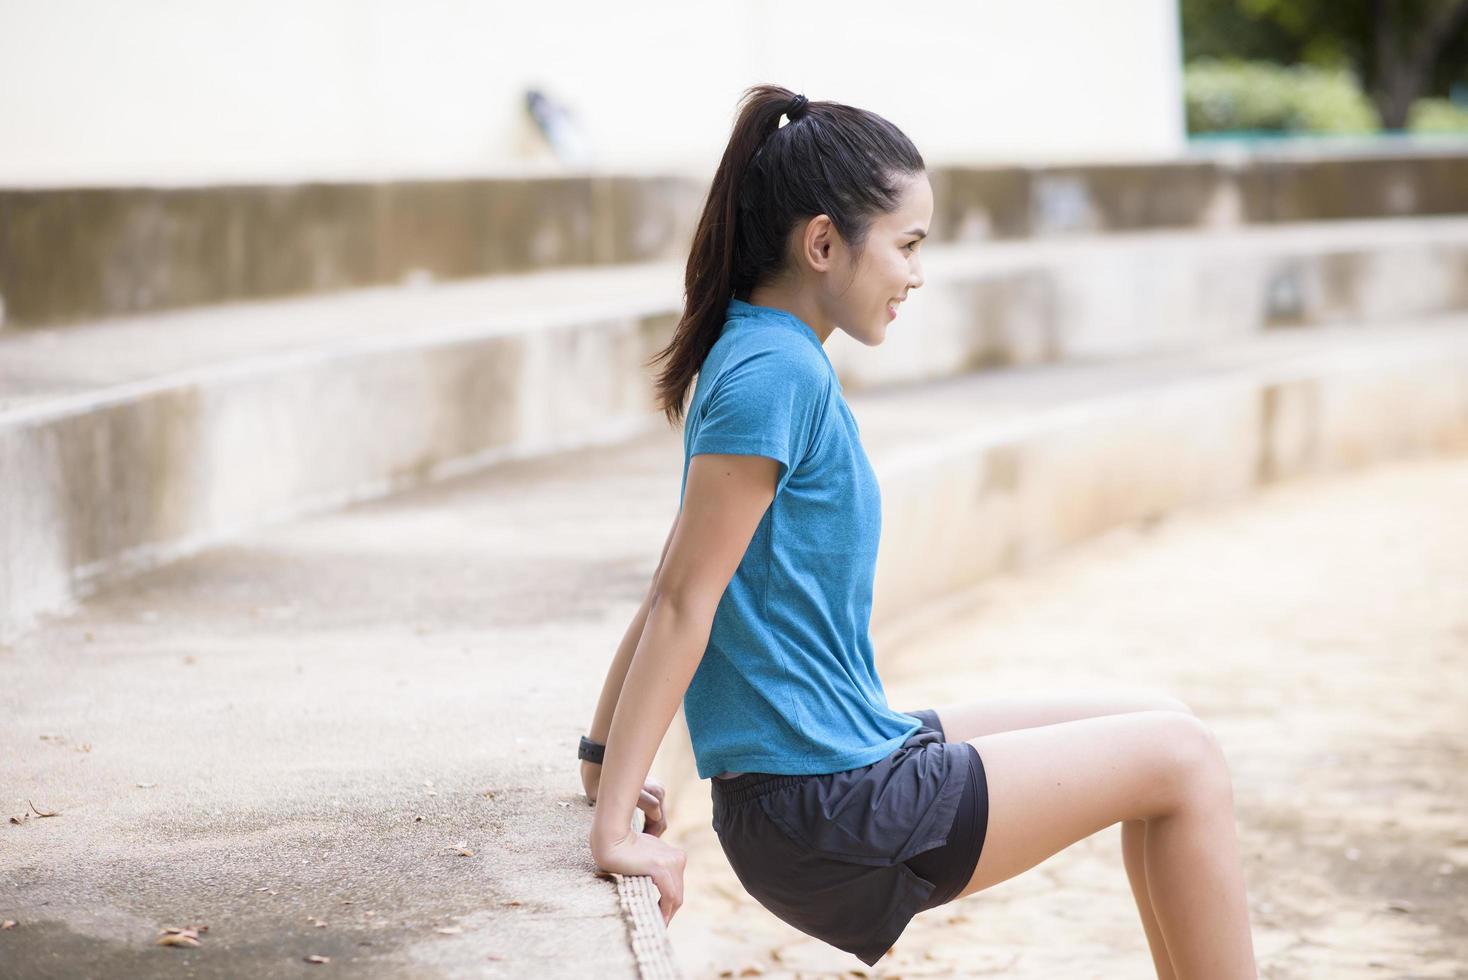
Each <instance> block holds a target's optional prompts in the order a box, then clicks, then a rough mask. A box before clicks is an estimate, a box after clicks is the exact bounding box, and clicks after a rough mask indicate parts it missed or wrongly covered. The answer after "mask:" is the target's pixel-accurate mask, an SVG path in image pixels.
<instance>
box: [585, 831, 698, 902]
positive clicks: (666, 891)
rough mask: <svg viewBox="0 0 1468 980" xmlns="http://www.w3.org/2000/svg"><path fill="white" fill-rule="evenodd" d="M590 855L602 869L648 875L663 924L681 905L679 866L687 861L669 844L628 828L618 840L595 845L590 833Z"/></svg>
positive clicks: (682, 866) (595, 842)
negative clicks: (656, 898)
mask: <svg viewBox="0 0 1468 980" xmlns="http://www.w3.org/2000/svg"><path fill="white" fill-rule="evenodd" d="M591 855H592V859H593V860H595V861H596V864H597V867H599V868H601V869H602V870H603V871H613V872H616V873H617V874H622V875H647V876H648V877H650V878H652V880H653V884H655V885H657V888H658V894H659V895H660V896H661V897H660V898H659V899H658V908H659V909H661V910H662V913H663V925H667V924H668V923H669V922H671V921H673V914H674V913H675V912H677V911H678V909H680V908H682V906H683V868H684V867H685V866H686V865H687V863H688V855H686V854H684V853H683V851H682V850H680V849H678V848H676V847H674V846H673V845H672V844H668V843H665V842H664V841H662V840H660V839H659V838H657V837H654V836H653V835H651V834H644V833H639V832H638V831H635V830H631V829H629V830H628V831H627V836H625V837H623V838H622V839H621V840H617V841H612V842H610V843H608V844H605V845H600V846H599V845H598V842H597V840H596V835H595V833H594V832H593V834H592V840H591Z"/></svg>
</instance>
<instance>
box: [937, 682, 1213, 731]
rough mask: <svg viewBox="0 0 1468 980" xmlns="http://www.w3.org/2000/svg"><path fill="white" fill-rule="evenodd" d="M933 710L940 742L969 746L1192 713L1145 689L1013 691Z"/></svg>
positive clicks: (1175, 699) (1182, 704)
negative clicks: (1069, 725) (1038, 731)
mask: <svg viewBox="0 0 1468 980" xmlns="http://www.w3.org/2000/svg"><path fill="white" fill-rule="evenodd" d="M933 710H934V711H936V712H937V713H938V722H939V724H941V725H942V726H943V738H944V741H948V742H968V741H971V740H973V739H975V738H978V737H979V736H980V735H992V734H993V733H995V732H1011V731H1014V730H1015V729H1017V728H1034V727H1037V726H1039V725H1054V724H1056V723H1058V722H1062V721H1076V720H1078V719H1081V718H1096V717H1099V716H1101V715H1120V714H1126V713H1128V712H1133V711H1181V712H1185V713H1188V714H1191V713H1192V709H1191V708H1189V707H1188V706H1187V705H1186V704H1184V703H1183V702H1182V701H1179V700H1178V699H1177V698H1175V697H1172V696H1171V695H1169V694H1165V693H1163V692H1162V691H1157V690H1153V689H1151V688H1145V687H1134V688H1120V689H1110V690H1100V691H1094V690H1090V691H1034V692H1018V693H1011V694H1004V695H994V696H992V697H987V698H978V699H976V700H972V701H962V702H959V703H957V704H950V705H948V706H947V707H935V708H934V709H933Z"/></svg>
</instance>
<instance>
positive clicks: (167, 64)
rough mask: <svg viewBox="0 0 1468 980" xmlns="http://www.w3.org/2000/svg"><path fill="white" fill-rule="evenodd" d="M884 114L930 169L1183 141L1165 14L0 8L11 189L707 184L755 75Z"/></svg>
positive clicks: (659, 7) (1165, 7) (198, 4)
mask: <svg viewBox="0 0 1468 980" xmlns="http://www.w3.org/2000/svg"><path fill="white" fill-rule="evenodd" d="M762 81H772V82H776V83H778V84H782V85H786V86H788V87H790V88H794V89H796V90H797V91H804V92H805V94H806V95H807V96H808V97H810V98H812V99H833V100H837V101H842V102H849V103H852V104H854V105H859V106H862V107H864V108H869V109H872V110H875V111H877V112H879V113H881V114H883V115H884V116H886V117H887V118H889V119H891V120H892V121H893V122H894V123H896V124H897V125H898V126H900V127H902V128H903V130H904V131H906V132H907V133H908V135H909V136H911V137H912V139H913V140H914V142H915V143H916V144H917V145H918V148H919V149H920V150H921V151H922V152H923V155H924V156H925V157H926V158H927V160H928V162H929V163H930V164H941V163H949V162H957V161H964V160H1002V161H1019V160H1032V159H1057V158H1061V159H1063V158H1071V157H1080V158H1150V157H1157V156H1168V155H1172V154H1175V153H1177V152H1179V151H1180V150H1181V149H1182V147H1183V119H1182V104H1181V84H1182V83H1181V64H1180V52H1179V41H1178V36H1177V13H1176V3H1175V0H1107V2H1106V3H1097V2H1095V0H933V2H928V3H914V4H907V5H894V4H892V3H890V2H884V3H869V2H846V3H842V4H830V3H817V2H810V0H780V2H778V3H776V2H774V0H744V2H724V3H717V2H703V0H680V2H672V0H649V2H638V3H622V4H608V3H604V2H595V3H593V2H587V3H578V2H570V0H542V2H537V3H529V4H508V3H495V2H482V0H249V2H245V3H241V2H239V0H230V2H225V0H132V2H126V3H113V2H108V0H0V185H3V186H12V187H14V186H79V185H93V184H98V185H115V184H155V185H180V184H195V183H217V182H228V181H248V182H262V181H263V182H276V181H280V182H294V181H299V180H303V179H323V180H331V179H390V178H404V177H439V176H464V175H480V174H497V173H514V172H525V171H537V170H544V169H548V168H549V169H552V170H554V171H559V170H560V169H562V168H560V167H559V166H557V165H556V163H555V161H554V159H553V158H552V157H550V155H549V153H548V150H547V149H546V148H545V146H544V145H543V144H542V143H541V141H540V140H539V137H538V135H537V134H536V133H535V131H534V129H533V126H532V124H531V122H530V119H529V116H528V114H527V113H526V112H525V110H524V109H523V104H524V103H523V92H524V90H525V88H526V87H528V86H536V87H540V88H542V89H544V90H546V91H547V92H548V93H549V94H550V95H552V96H553V97H555V98H557V99H558V100H560V101H563V102H565V103H566V104H568V105H569V106H570V107H571V108H572V110H573V111H574V112H575V113H576V114H577V116H578V118H579V120H580V121H581V123H582V124H583V125H584V128H585V131H586V134H587V137H588V141H589V143H590V145H591V146H592V147H593V148H594V150H595V153H596V156H595V163H594V164H593V166H592V168H591V169H595V170H617V171H628V170H631V171H644V170H659V171H662V170H679V169H683V170H690V171H693V172H695V173H700V174H702V175H704V176H707V174H708V173H709V172H711V170H712V167H713V166H714V164H715V163H716V162H717V159H718V154H719V153H720V152H721V151H722V149H723V146H724V143H725V140H726V139H727V137H728V130H729V125H730V123H731V122H732V119H733V114H734V108H735V104H736V101H737V99H738V97H739V94H740V91H741V90H742V89H743V87H744V86H746V85H750V84H754V83H756V82H762Z"/></svg>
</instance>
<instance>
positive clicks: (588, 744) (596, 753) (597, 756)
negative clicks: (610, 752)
mask: <svg viewBox="0 0 1468 980" xmlns="http://www.w3.org/2000/svg"><path fill="white" fill-rule="evenodd" d="M606 751H607V747H606V746H605V745H603V744H602V743H600V742H593V741H592V740H591V739H589V738H587V737H586V736H585V735H582V736H581V747H580V748H578V749H577V750H576V758H578V759H585V760H586V761H587V762H595V763H596V764H597V765H601V760H602V756H603V755H604V754H605V753H606Z"/></svg>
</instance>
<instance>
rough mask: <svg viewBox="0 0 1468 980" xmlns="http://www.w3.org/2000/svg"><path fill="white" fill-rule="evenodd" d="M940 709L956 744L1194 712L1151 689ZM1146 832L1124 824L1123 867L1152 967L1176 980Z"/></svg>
mask: <svg viewBox="0 0 1468 980" xmlns="http://www.w3.org/2000/svg"><path fill="white" fill-rule="evenodd" d="M934 710H935V711H936V712H937V714H938V722H939V724H941V725H942V726H943V734H944V737H945V738H946V739H947V740H948V741H950V742H966V741H969V740H970V739H974V738H978V737H979V736H980V735H989V734H992V733H994V732H1009V731H1014V730H1015V729H1018V728H1035V727H1038V726H1040V725H1054V724H1056V723H1058V722H1062V721H1075V720H1077V719H1079V718H1096V717H1100V716H1102V715H1119V714H1126V713H1127V712H1132V711H1181V712H1184V713H1187V714H1191V713H1192V709H1191V708H1190V707H1188V705H1187V704H1185V703H1184V702H1182V701H1179V700H1178V699H1177V698H1175V697H1172V696H1171V695H1169V694H1165V693H1163V692H1161V691H1157V690H1154V689H1150V688H1128V689H1125V690H1111V691H1094V690H1091V691H1070V692H1066V691H1062V692H1054V691H1049V692H1038V693H1029V694H1009V695H1002V696H995V697H988V698H980V699H978V700H976V701H965V702H963V703H961V704H952V705H948V706H947V707H943V708H937V709H934ZM1146 833H1147V822H1146V821H1145V820H1123V821H1122V822H1121V853H1122V863H1123V864H1124V865H1125V866H1126V874H1127V881H1128V882H1129V883H1130V884H1131V888H1132V896H1133V897H1134V898H1135V899H1136V902H1137V914H1138V915H1139V916H1140V917H1141V919H1142V931H1143V933H1145V934H1146V936H1147V948H1148V950H1149V951H1150V952H1151V954H1152V966H1153V968H1154V969H1155V970H1156V971H1157V977H1158V980H1176V977H1177V974H1176V973H1174V972H1173V969H1172V959H1171V957H1170V956H1169V955H1168V952H1167V944H1166V942H1165V941H1164V940H1163V938H1162V929H1161V927H1159V926H1158V924H1157V915H1156V913H1155V912H1153V911H1152V896H1151V894H1150V891H1149V889H1148V887H1147V867H1146V862H1145V861H1144V860H1143V846H1144V843H1145V841H1146Z"/></svg>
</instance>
